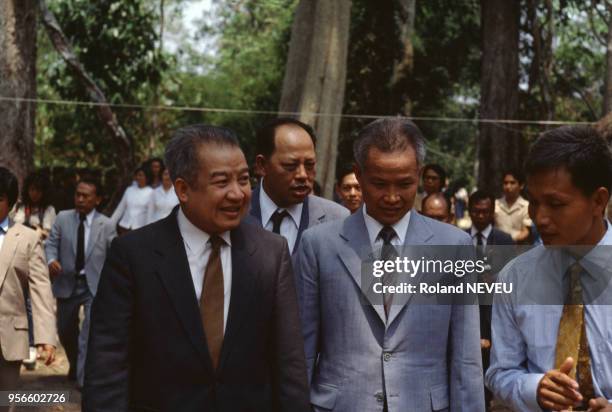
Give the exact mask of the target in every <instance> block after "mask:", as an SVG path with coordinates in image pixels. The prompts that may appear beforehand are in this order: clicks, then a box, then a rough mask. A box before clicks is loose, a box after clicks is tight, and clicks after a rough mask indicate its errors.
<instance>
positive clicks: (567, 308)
mask: <svg viewBox="0 0 612 412" xmlns="http://www.w3.org/2000/svg"><path fill="white" fill-rule="evenodd" d="M583 271H584V269H583V268H582V267H581V266H580V264H578V263H574V264H573V265H572V266H570V268H569V269H568V274H569V284H570V287H569V292H568V295H567V298H566V300H565V305H564V306H563V313H562V315H561V321H560V323H559V334H558V336H557V348H556V353H555V367H556V368H557V369H558V368H559V367H560V366H561V364H562V363H563V361H565V359H567V358H569V357H571V358H573V359H574V367H573V368H572V370H571V371H570V373H569V376H570V377H571V378H575V379H576V381H577V382H578V385H579V386H580V389H579V391H580V393H581V394H582V396H583V397H584V403H586V404H587V405H588V401H589V399H592V398H594V397H595V395H594V390H593V378H592V376H591V358H590V355H589V343H588V340H587V334H586V321H585V312H584V304H583V301H582V286H581V284H580V276H581V273H582V272H583Z"/></svg>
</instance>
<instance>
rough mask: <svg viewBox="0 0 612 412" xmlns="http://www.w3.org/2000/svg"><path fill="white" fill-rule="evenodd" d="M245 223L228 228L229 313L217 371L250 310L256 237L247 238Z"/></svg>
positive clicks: (254, 269)
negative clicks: (232, 228) (230, 279)
mask: <svg viewBox="0 0 612 412" xmlns="http://www.w3.org/2000/svg"><path fill="white" fill-rule="evenodd" d="M245 227H246V225H244V224H241V225H240V226H239V227H238V228H236V229H234V230H232V231H231V233H230V236H231V239H232V291H231V296H230V305H229V312H228V315H227V323H226V327H225V336H224V337H223V346H222V348H221V357H220V361H219V367H218V368H217V371H221V370H222V368H223V366H224V364H225V363H226V361H227V358H228V356H229V354H230V353H231V350H232V346H233V345H234V344H235V342H236V341H238V340H239V336H240V334H239V332H240V327H241V326H242V323H243V322H244V318H245V317H246V314H247V313H248V311H249V310H251V309H252V304H251V300H252V299H253V287H254V282H255V279H256V277H257V274H258V272H257V271H258V264H257V262H256V261H255V259H254V258H253V254H254V253H255V250H256V245H257V243H256V240H255V239H247V235H246V233H245Z"/></svg>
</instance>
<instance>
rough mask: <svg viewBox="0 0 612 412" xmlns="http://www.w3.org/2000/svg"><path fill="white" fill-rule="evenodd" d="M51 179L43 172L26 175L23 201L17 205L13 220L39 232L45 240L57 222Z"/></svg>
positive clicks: (22, 195)
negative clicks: (52, 203)
mask: <svg viewBox="0 0 612 412" xmlns="http://www.w3.org/2000/svg"><path fill="white" fill-rule="evenodd" d="M52 200H53V199H52V196H51V181H50V180H49V178H48V177H47V176H45V175H43V174H41V173H31V174H30V175H28V177H26V179H25V182H24V184H23V189H22V191H21V201H20V202H18V203H17V204H16V205H15V208H14V209H13V212H12V216H11V218H12V220H13V221H14V222H16V223H21V224H22V225H24V226H27V227H29V228H32V229H34V230H36V232H38V235H39V236H40V239H41V240H43V241H44V240H45V239H46V238H47V236H49V232H51V228H52V227H53V223H54V222H55V216H56V215H55V208H54V207H53V206H52V205H51V202H52Z"/></svg>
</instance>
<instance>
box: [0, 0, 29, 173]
mask: <svg viewBox="0 0 612 412" xmlns="http://www.w3.org/2000/svg"><path fill="white" fill-rule="evenodd" d="M36 11H37V8H36V0H2V1H0V96H3V97H8V98H17V99H34V98H36ZM35 114H36V104H35V103H34V102H32V101H27V100H25V101H24V100H0V130H2V132H1V133H0V147H1V148H2V149H1V150H0V165H2V166H5V167H7V168H9V169H10V170H11V171H12V172H13V173H15V175H17V177H18V178H19V180H20V181H23V179H24V177H25V176H26V175H27V173H28V172H29V171H30V168H31V167H32V165H33V151H34V131H35V130H34V129H35V127H34V126H35Z"/></svg>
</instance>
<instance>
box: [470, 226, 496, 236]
mask: <svg viewBox="0 0 612 412" xmlns="http://www.w3.org/2000/svg"><path fill="white" fill-rule="evenodd" d="M492 230H493V225H491V224H489V226H487V227H485V228H484V229H483V230H482V231H481V232H480V233H482V236H483V237H484V238H485V239H488V238H489V235H490V234H491V231H492ZM477 234H478V229H476V228H475V227H474V226H472V229H471V230H470V235H471V236H472V237H475V236H476V235H477Z"/></svg>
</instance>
